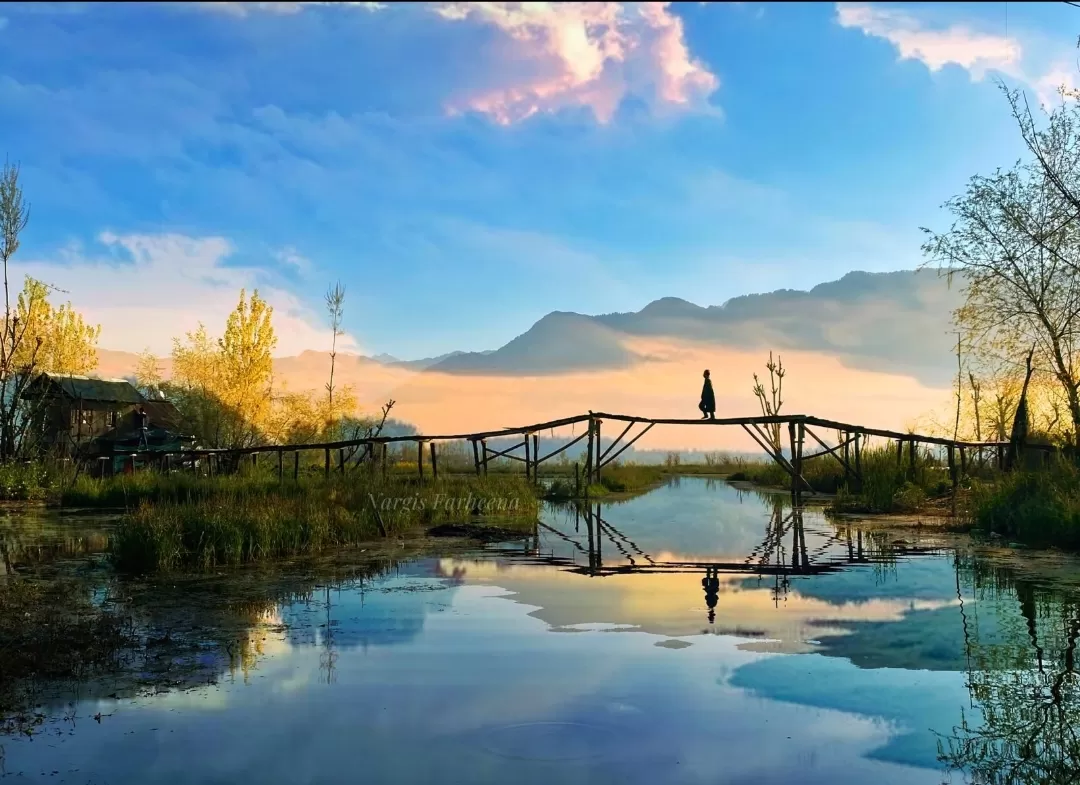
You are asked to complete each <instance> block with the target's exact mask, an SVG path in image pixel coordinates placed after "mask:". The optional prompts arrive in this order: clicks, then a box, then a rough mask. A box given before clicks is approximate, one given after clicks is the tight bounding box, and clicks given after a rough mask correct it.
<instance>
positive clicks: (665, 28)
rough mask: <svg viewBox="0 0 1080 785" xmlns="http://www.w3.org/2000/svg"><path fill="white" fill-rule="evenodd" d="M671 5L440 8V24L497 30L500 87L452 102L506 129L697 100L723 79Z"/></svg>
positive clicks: (494, 56) (605, 117)
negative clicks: (629, 104) (630, 104)
mask: <svg viewBox="0 0 1080 785" xmlns="http://www.w3.org/2000/svg"><path fill="white" fill-rule="evenodd" d="M669 6H670V3H636V4H630V3H625V4H624V3H444V4H441V5H439V6H437V7H436V8H435V12H436V13H437V14H439V16H441V17H442V18H443V19H446V20H447V21H451V22H471V23H474V24H480V25H485V26H488V27H490V28H494V29H495V30H497V31H498V34H499V35H498V37H497V38H496V40H495V42H494V44H493V45H492V47H491V50H490V51H488V52H486V53H485V55H486V56H488V57H490V58H491V60H492V61H493V64H492V72H493V73H494V74H497V77H496V82H497V83H496V85H495V86H494V87H491V88H485V89H482V90H478V91H475V92H469V93H465V94H463V95H462V96H461V97H459V98H457V99H455V100H453V101H452V102H451V103H450V105H449V107H448V108H449V110H450V111H451V112H454V113H458V112H463V111H476V112H481V113H483V114H486V115H489V116H490V117H492V118H493V119H494V120H495V121H496V122H498V123H501V124H504V125H509V124H511V123H514V122H518V121H521V120H524V119H525V118H527V117H531V116H532V115H535V114H538V113H542V112H554V111H558V110H559V109H563V108H567V107H588V108H589V109H591V110H592V112H593V113H594V115H595V116H596V118H597V119H598V120H599V121H600V122H602V123H606V122H608V121H609V120H610V119H611V118H612V116H613V115H614V114H615V111H616V110H617V109H618V106H619V103H620V102H621V101H622V99H623V98H624V97H625V96H626V95H629V94H635V95H638V96H640V97H642V98H644V99H646V100H649V101H650V102H651V103H652V104H653V105H654V106H656V107H663V106H669V107H670V106H674V107H689V106H692V105H693V104H695V103H696V102H703V101H704V99H705V98H706V97H707V96H708V95H710V94H711V93H712V92H713V91H715V90H716V88H717V87H718V86H719V80H718V79H717V77H716V76H715V75H714V74H713V73H711V72H710V71H709V70H708V68H707V67H706V66H705V65H704V64H703V63H701V61H699V60H697V59H695V58H693V57H692V55H691V54H690V51H689V48H688V47H687V44H686V39H685V35H684V29H683V22H682V19H680V18H679V17H678V16H676V15H675V14H673V13H672V12H671V9H670V8H669Z"/></svg>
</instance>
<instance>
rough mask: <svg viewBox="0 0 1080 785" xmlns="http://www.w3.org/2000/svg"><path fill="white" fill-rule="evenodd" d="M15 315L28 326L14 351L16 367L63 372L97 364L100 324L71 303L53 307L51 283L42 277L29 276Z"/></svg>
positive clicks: (78, 371)
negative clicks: (42, 279) (50, 300)
mask: <svg viewBox="0 0 1080 785" xmlns="http://www.w3.org/2000/svg"><path fill="white" fill-rule="evenodd" d="M15 318H16V319H17V320H18V324H19V325H20V329H24V330H25V332H24V333H23V336H22V340H21V341H20V342H19V345H18V346H17V347H16V350H15V354H14V358H15V365H16V366H17V367H24V368H29V367H33V368H34V370H36V371H47V372H49V373H63V374H86V373H89V372H90V371H92V370H94V369H95V368H96V367H97V360H98V358H97V342H98V337H99V336H100V335H101V327H99V326H96V325H90V324H87V323H86V322H85V321H84V320H83V317H82V314H80V313H78V312H77V311H75V310H74V309H73V308H72V307H71V303H65V304H64V305H61V306H60V307H59V308H54V307H53V306H52V304H51V303H50V302H49V287H48V286H46V285H45V284H44V283H42V282H41V281H38V280H35V279H34V278H31V277H30V276H27V277H26V281H25V283H24V284H23V290H22V292H21V293H20V294H19V298H18V301H17V304H16V307H15Z"/></svg>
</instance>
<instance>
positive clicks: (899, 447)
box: [896, 439, 904, 468]
mask: <svg viewBox="0 0 1080 785" xmlns="http://www.w3.org/2000/svg"><path fill="white" fill-rule="evenodd" d="M903 465H904V440H903V439H897V440H896V466H897V468H899V467H901V466H903Z"/></svg>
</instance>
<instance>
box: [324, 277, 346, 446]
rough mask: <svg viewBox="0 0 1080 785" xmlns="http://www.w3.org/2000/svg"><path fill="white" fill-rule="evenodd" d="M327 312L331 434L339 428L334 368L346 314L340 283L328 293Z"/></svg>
mask: <svg viewBox="0 0 1080 785" xmlns="http://www.w3.org/2000/svg"><path fill="white" fill-rule="evenodd" d="M326 312H327V314H329V316H330V329H331V331H333V337H332V338H331V343H330V380H329V381H328V382H327V383H326V411H327V416H328V417H329V419H330V422H329V426H330V430H331V432H332V431H333V430H334V429H335V428H336V427H337V426H336V418H335V416H334V366H335V365H336V363H337V339H338V336H340V335H343V334H344V333H343V332H342V330H341V319H342V316H343V315H344V312H345V287H344V286H342V285H341V282H340V281H338V282H337V283H336V284H334V285H333V287H331V288H330V289H329V290H328V291H327V292H326Z"/></svg>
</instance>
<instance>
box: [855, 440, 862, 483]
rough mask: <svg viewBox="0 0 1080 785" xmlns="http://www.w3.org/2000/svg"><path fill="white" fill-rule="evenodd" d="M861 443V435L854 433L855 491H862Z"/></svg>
mask: <svg viewBox="0 0 1080 785" xmlns="http://www.w3.org/2000/svg"><path fill="white" fill-rule="evenodd" d="M861 441H862V434H861V433H859V432H857V431H856V433H855V484H856V487H857V490H859V491H862V456H861V454H860V453H861V450H860V447H859V443H860V442H861Z"/></svg>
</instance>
